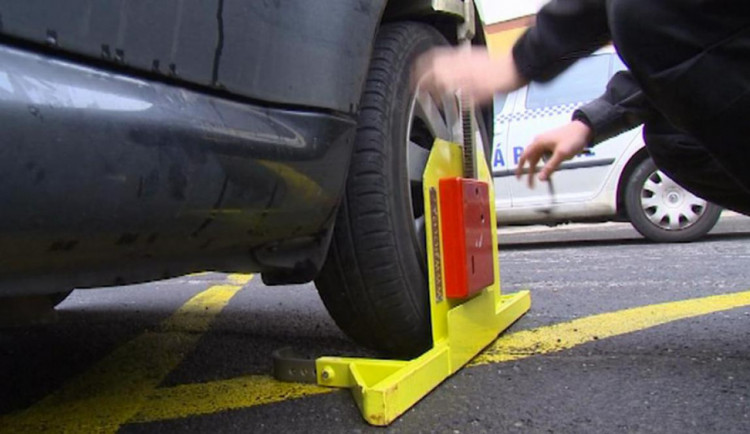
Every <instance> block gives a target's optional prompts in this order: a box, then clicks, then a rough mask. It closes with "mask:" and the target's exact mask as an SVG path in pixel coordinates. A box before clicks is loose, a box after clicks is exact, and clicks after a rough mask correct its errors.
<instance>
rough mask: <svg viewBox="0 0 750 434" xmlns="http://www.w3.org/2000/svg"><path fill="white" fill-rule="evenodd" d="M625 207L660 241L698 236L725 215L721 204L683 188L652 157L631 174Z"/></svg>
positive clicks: (635, 222)
mask: <svg viewBox="0 0 750 434" xmlns="http://www.w3.org/2000/svg"><path fill="white" fill-rule="evenodd" d="M625 208H626V210H627V213H628V217H629V218H630V222H631V223H632V224H633V227H635V229H636V230H637V231H638V232H640V233H641V235H643V236H644V237H646V238H648V239H649V240H651V241H656V242H688V241H694V240H697V239H698V238H700V237H702V236H704V235H705V234H706V233H708V231H710V230H711V229H712V228H713V227H714V225H716V222H717V221H718V220H719V216H720V215H721V207H719V206H717V205H714V204H713V203H710V202H707V201H705V200H703V199H701V198H699V197H698V196H695V195H694V194H692V193H690V192H689V191H687V190H685V189H684V188H682V187H681V186H680V185H679V184H677V183H676V182H674V181H672V180H671V179H670V178H669V177H668V176H667V175H665V174H664V173H663V172H661V171H660V170H658V169H657V168H656V165H655V164H654V162H653V161H652V160H651V159H650V158H648V159H646V160H644V161H643V162H641V163H640V164H639V165H638V167H636V169H635V170H634V171H633V174H632V175H631V176H630V179H629V180H628V183H627V187H626V190H625Z"/></svg>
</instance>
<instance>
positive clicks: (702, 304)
mask: <svg viewBox="0 0 750 434" xmlns="http://www.w3.org/2000/svg"><path fill="white" fill-rule="evenodd" d="M743 306H750V291H747V292H739V293H734V294H726V295H717V296H710V297H704V298H697V299H691V300H685V301H676V302H670V303H663V304H656V305H650V306H644V307H638V308H633V309H626V310H621V311H617V312H611V313H604V314H600V315H594V316H590V317H586V318H581V319H577V320H573V321H570V322H566V323H561V324H555V325H552V326H545V327H539V328H536V329H531V330H524V331H520V332H516V333H512V334H508V335H505V336H501V337H500V338H499V339H498V340H497V341H495V343H494V344H493V345H491V346H490V347H489V348H488V349H487V350H485V351H484V353H482V354H480V355H479V356H478V357H477V358H476V359H474V361H473V362H471V363H470V365H469V366H477V365H485V364H489V363H501V362H507V361H512V360H520V359H525V358H528V357H532V356H535V355H541V354H548V353H554V352H558V351H563V350H566V349H570V348H573V347H575V346H578V345H581V344H585V343H588V342H592V341H595V340H597V339H604V338H609V337H614V336H618V335H623V334H626V333H632V332H636V331H639V330H644V329H648V328H651V327H655V326H658V325H662V324H666V323H669V322H673V321H677V320H681V319H686V318H692V317H697V316H702V315H707V314H711V313H715V312H720V311H723V310H728V309H733V308H737V307H743ZM336 390H337V389H328V388H322V387H318V386H314V385H304V384H291V383H283V382H279V381H276V380H274V379H273V378H271V377H268V376H247V377H239V378H234V379H228V380H221V381H214V382H208V383H201V384H189V385H180V386H175V387H169V388H162V389H157V390H154V391H153V393H152V394H151V395H150V396H149V397H148V398H147V400H146V401H145V402H144V403H143V406H142V408H141V411H140V412H139V413H138V414H136V415H135V416H134V417H133V419H131V422H156V421H160V420H169V419H178V418H184V417H189V416H196V415H205V414H213V413H218V412H220V411H227V410H237V409H243V408H250V407H254V406H258V405H264V404H271V403H275V402H281V401H287V400H292V399H297V398H302V397H305V396H310V395H316V394H322V393H327V392H334V391H336Z"/></svg>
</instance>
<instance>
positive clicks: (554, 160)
mask: <svg viewBox="0 0 750 434" xmlns="http://www.w3.org/2000/svg"><path fill="white" fill-rule="evenodd" d="M563 160H565V156H564V155H563V153H562V152H559V151H557V152H555V153H554V154H552V157H551V158H550V159H549V160H547V163H546V164H545V165H544V167H542V170H541V171H539V180H540V181H546V180H548V179H549V177H550V176H551V175H552V173H553V172H554V171H555V170H557V168H558V167H559V166H560V164H562V162H563Z"/></svg>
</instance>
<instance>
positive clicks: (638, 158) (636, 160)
mask: <svg viewBox="0 0 750 434" xmlns="http://www.w3.org/2000/svg"><path fill="white" fill-rule="evenodd" d="M648 158H650V157H649V155H648V151H647V150H646V148H645V147H644V148H641V149H639V150H638V151H636V152H635V154H633V156H631V157H630V160H628V162H627V164H625V168H624V169H623V170H622V172H620V178H619V179H618V181H617V217H618V218H621V219H625V220H627V219H628V215H627V211H626V210H625V191H626V187H627V184H628V180H629V179H630V177H631V176H632V175H633V172H634V171H635V169H636V168H637V167H638V165H639V164H641V163H642V162H643V161H644V160H646V159H648Z"/></svg>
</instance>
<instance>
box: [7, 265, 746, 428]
mask: <svg viewBox="0 0 750 434" xmlns="http://www.w3.org/2000/svg"><path fill="white" fill-rule="evenodd" d="M228 279H229V281H232V282H236V283H238V284H240V285H241V284H244V283H246V282H247V281H248V280H249V278H248V277H247V276H241V275H240V276H230V277H229V278H228ZM238 289H239V286H233V285H220V286H216V287H212V288H210V289H209V290H207V291H205V292H203V293H201V294H199V295H198V296H196V297H195V298H194V299H193V300H191V301H190V302H188V303H187V304H186V305H185V306H183V308H181V309H180V310H179V311H178V312H177V313H175V314H174V315H173V316H172V317H171V318H170V319H168V320H167V321H165V322H164V323H163V324H162V328H161V331H160V333H161V335H159V334H158V333H150V334H145V335H143V336H141V337H140V338H137V339H136V340H134V341H132V342H131V343H130V344H126V345H125V346H123V347H121V348H120V349H119V350H117V351H116V352H115V353H114V354H112V355H111V356H110V357H108V358H107V359H105V360H104V361H102V363H100V364H98V365H97V367H96V368H95V369H94V370H92V371H91V372H90V373H89V374H88V375H87V376H84V377H83V378H79V379H78V380H76V381H74V382H73V383H72V384H70V385H68V386H66V387H64V388H63V389H62V390H61V391H60V392H57V393H55V394H53V395H51V396H50V397H48V398H45V399H44V400H42V401H41V402H40V403H39V404H37V405H35V406H34V407H32V408H30V409H29V410H27V411H25V412H22V413H19V414H17V415H11V416H10V417H4V418H0V427H2V428H3V429H7V430H8V431H9V432H38V431H42V430H43V429H44V428H52V431H59V432H63V431H64V432H72V433H78V432H114V431H116V430H117V428H119V426H120V425H121V424H123V423H125V422H131V423H139V422H140V423H145V422H155V421H160V420H169V419H177V418H182V417H189V416H196V415H205V414H213V413H217V412H220V411H227V410H236V409H243V408H250V407H254V406H258V405H263V404H270V403H274V402H281V401H287V400H291V399H296V398H302V397H305V396H310V395H316V394H322V393H328V392H333V391H335V390H336V389H328V388H322V387H318V386H315V385H303V384H289V383H281V382H278V381H276V380H274V379H272V378H271V377H268V376H263V375H251V376H245V377H239V378H234V379H227V380H220V381H213V382H208V383H200V384H186V385H179V386H174V387H166V388H157V386H158V384H159V383H160V382H161V381H162V379H163V378H164V377H165V376H166V375H167V374H168V373H169V371H170V370H172V369H174V367H176V366H177V364H178V363H179V361H180V360H181V359H182V357H183V356H184V354H185V353H187V352H189V351H190V350H192V348H193V347H194V346H195V343H196V342H197V339H198V338H199V337H200V334H199V333H201V332H204V331H206V330H207V329H208V327H209V324H210V318H209V317H212V316H215V314H216V313H218V312H219V311H220V310H221V307H223V305H225V304H226V302H228V300H229V298H231V296H232V295H233V294H234V293H235V292H236V291H237V290H238ZM744 306H750V291H746V292H738V293H733V294H724V295H716V296H710V297H703V298H697V299H690V300H684V301H676V302H670V303H663V304H656V305H650V306H644V307H638V308H633V309H626V310H621V311H617V312H611V313H604V314H599V315H593V316H590V317H586V318H581V319H577V320H573V321H570V322H566V323H561V324H555V325H551V326H545V327H539V328H536V329H531V330H523V331H519V332H516V333H511V334H508V335H505V336H501V337H500V338H499V339H498V340H497V341H496V342H495V343H494V344H493V345H491V346H490V347H489V348H488V349H487V350H486V351H485V352H484V353H482V354H481V355H479V356H478V357H477V358H476V359H475V360H474V361H473V362H472V363H471V364H470V366H477V365H484V364H490V363H502V362H506V361H512V360H520V359H524V358H528V357H532V356H535V355H542V354H549V353H553V352H559V351H563V350H566V349H570V348H573V347H575V346H578V345H581V344H585V343H588V342H592V341H594V340H597V339H604V338H608V337H613V336H618V335H623V334H626V333H632V332H636V331H639V330H645V329H648V328H651V327H655V326H658V325H662V324H666V323H669V322H673V321H677V320H681V319H686V318H692V317H697V316H702V315H707V314H711V313H715V312H720V311H724V310H729V309H733V308H737V307H744ZM207 309H208V310H207ZM209 312H210V313H209Z"/></svg>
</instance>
